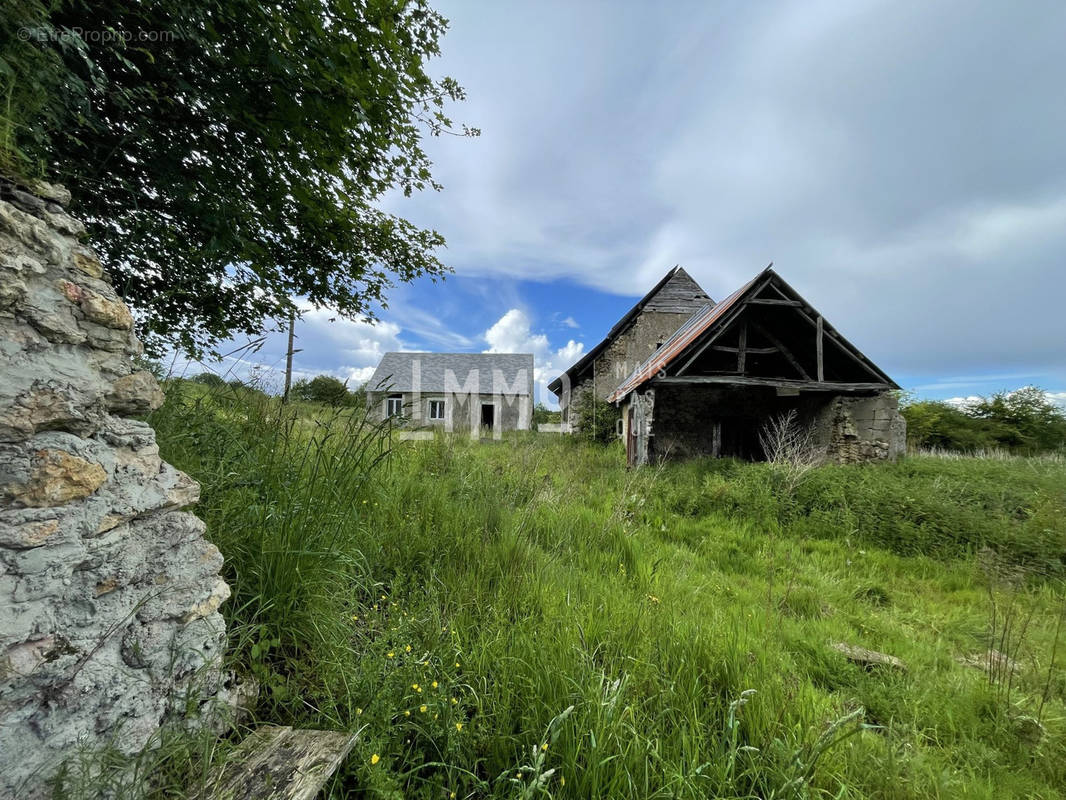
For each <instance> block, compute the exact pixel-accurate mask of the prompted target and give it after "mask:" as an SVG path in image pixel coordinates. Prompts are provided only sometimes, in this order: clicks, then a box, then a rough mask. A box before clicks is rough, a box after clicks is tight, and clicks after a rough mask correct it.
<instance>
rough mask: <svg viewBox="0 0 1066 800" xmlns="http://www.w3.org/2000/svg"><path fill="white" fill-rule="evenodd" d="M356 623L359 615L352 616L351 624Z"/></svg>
mask: <svg viewBox="0 0 1066 800" xmlns="http://www.w3.org/2000/svg"><path fill="white" fill-rule="evenodd" d="M358 621H359V615H358V614H352V622H358Z"/></svg>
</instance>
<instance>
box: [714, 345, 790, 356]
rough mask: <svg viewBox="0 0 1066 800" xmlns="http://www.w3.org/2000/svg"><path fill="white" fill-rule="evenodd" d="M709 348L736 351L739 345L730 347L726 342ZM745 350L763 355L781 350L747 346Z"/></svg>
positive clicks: (720, 350)
mask: <svg viewBox="0 0 1066 800" xmlns="http://www.w3.org/2000/svg"><path fill="white" fill-rule="evenodd" d="M709 349H711V350H718V351H719V352H722V353H736V352H739V351H740V348H739V347H730V346H729V345H727V344H715V345H711V347H710V348H709ZM747 352H748V353H751V354H754V355H760V356H765V355H769V354H770V353H780V352H781V351H780V350H778V349H777V348H776V347H749V348H747Z"/></svg>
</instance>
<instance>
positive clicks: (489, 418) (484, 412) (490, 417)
mask: <svg viewBox="0 0 1066 800" xmlns="http://www.w3.org/2000/svg"><path fill="white" fill-rule="evenodd" d="M495 426H496V406H494V405H493V404H492V403H482V404H481V427H482V428H493V427H495Z"/></svg>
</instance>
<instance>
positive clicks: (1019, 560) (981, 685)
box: [152, 384, 1066, 798]
mask: <svg viewBox="0 0 1066 800" xmlns="http://www.w3.org/2000/svg"><path fill="white" fill-rule="evenodd" d="M290 413H292V409H290V410H289V411H280V409H279V407H278V406H277V405H276V404H275V401H273V400H268V399H265V398H262V397H261V396H258V395H256V394H254V393H247V394H244V393H241V392H239V391H238V392H235V393H232V394H231V395H230V396H224V395H218V394H215V395H208V394H206V393H205V391H204V390H203V389H202V388H201V387H193V386H191V385H189V384H183V385H177V386H174V387H171V389H170V393H169V399H168V402H167V405H166V406H164V408H163V409H161V410H160V412H157V414H156V415H155V416H154V417H153V419H152V422H153V424H155V425H156V426H157V428H158V429H159V432H160V442H161V446H162V449H163V454H164V456H165V457H166V458H167V459H168V460H170V461H171V462H173V463H174V464H175V465H176V466H178V467H179V468H181V469H184V470H186V471H188V472H189V473H191V474H192V475H193V476H194V477H196V478H197V479H198V480H200V481H201V482H202V483H203V499H202V502H201V503H200V505H199V506H198V507H197V509H196V511H197V513H198V514H200V515H201V516H202V517H203V518H204V519H205V520H206V521H207V523H208V531H209V536H210V537H211V538H212V539H213V541H215V543H216V544H218V546H219V547H220V549H221V550H222V552H223V554H224V555H225V556H226V558H227V566H226V570H227V571H226V577H227V579H228V580H229V582H230V584H231V586H232V587H233V589H234V596H233V599H231V600H230V601H229V602H228V603H227V604H226V606H224V608H223V611H224V613H225V614H226V616H227V619H228V622H229V624H230V630H231V634H232V636H233V640H234V642H235V645H234V648H233V654H232V656H231V658H232V660H233V662H234V664H235V665H236V666H237V667H238V668H239V669H241V670H243V671H246V672H250V673H252V674H254V675H256V676H257V677H258V678H259V680H260V681H261V683H262V687H263V689H262V694H261V696H260V700H259V703H258V706H257V708H256V716H257V718H258V720H260V721H269V722H280V723H285V724H298V725H306V726H321V727H329V728H336V729H346V730H347V729H352V730H354V729H358V730H359V731H360V734H361V736H360V740H359V743H358V744H357V745H356V749H355V750H354V751H353V753H352V755H351V757H350V758H349V759H348V761H347V762H346V764H345V765H344V766H343V768H342V770H341V772H340V774H339V775H338V776H337V778H336V780H335V781H334V782H333V783H332V784H331V792H332V795H331V796H333V797H373V798H400V797H404V798H449V797H457V798H465V797H501V798H502V797H507V798H511V797H541V796H543V797H549V796H551V797H558V798H602V797H619V798H623V797H628V798H643V797H662V798H666V797H671V798H673V797H676V798H696V797H765V798H770V797H775V798H776V797H782V798H786V797H836V798H860V797H884V798H912V797H952V798H955V797H973V798H980V797H988V798H1002V797H1042V798H1051V797H1059V796H1062V795H1063V788H1064V787H1066V714H1064V712H1066V705H1064V700H1066V670H1064V669H1063V667H1062V662H1063V657H1064V655H1066V654H1064V653H1063V652H1061V651H1062V649H1064V648H1063V647H1062V646H1061V645H1060V644H1059V640H1060V639H1061V638H1066V632H1063V634H1062V635H1061V636H1060V630H1059V628H1060V625H1061V623H1062V619H1063V613H1064V610H1066V601H1064V588H1063V587H1064V583H1063V579H1064V577H1066V464H1064V463H1063V461H1062V459H1061V458H1060V459H1054V458H1050V459H1043V460H1036V459H1028V460H1027V459H975V458H952V459H948V458H938V457H928V456H926V457H915V458H909V459H906V460H904V461H903V462H901V463H899V464H893V465H879V466H864V467H838V466H826V467H822V468H818V469H816V470H814V471H813V472H811V473H809V474H808V475H806V476H805V477H804V478H803V479H802V480H801V481H799V482H798V484H797V485H795V486H791V485H790V481H789V480H788V476H787V475H784V474H782V473H781V471H780V470H776V469H775V468H773V467H771V466H769V465H765V464H743V463H737V462H733V461H725V460H723V461H700V462H692V463H685V464H675V465H667V466H665V467H662V468H647V469H643V470H640V471H627V470H626V469H625V468H624V466H623V462H624V458H623V454H622V453H621V451H620V450H619V449H616V448H614V447H608V448H603V447H598V446H594V445H586V444H582V443H579V442H576V441H573V440H571V439H569V438H567V439H563V438H555V437H550V436H537V435H533V434H527V435H516V436H513V437H507V438H505V439H504V440H502V441H499V442H491V443H477V442H470V441H468V440H465V439H460V438H447V439H446V438H439V439H437V440H435V441H432V442H424V443H406V442H405V443H400V442H396V441H392V440H391V439H390V438H388V437H387V436H384V437H383V436H381V435H379V433H378V432H377V431H375V430H373V429H370V428H368V427H366V426H364V425H360V424H359V422H358V421H356V420H353V419H352V418H351V416H345V415H344V414H333V413H330V412H326V411H324V410H321V409H311V408H306V407H305V408H302V409H297V410H296V413H295V416H293V417H292V418H289V417H287V416H285V415H287V414H290ZM349 414H350V412H349ZM390 450H391V452H390ZM836 642H845V643H848V644H851V645H856V646H861V647H865V648H870V649H873V650H877V651H881V652H884V653H887V654H891V655H893V656H896V657H898V658H900V659H902V661H903V662H904V664H905V668H904V669H896V668H892V667H875V668H872V669H864V668H863V667H862V666H859V665H857V664H854V663H851V662H849V661H848V660H846V659H845V658H844V657H843V656H842V655H841V654H840V653H838V652H836V651H835V650H834V649H832V646H831V645H832V644H833V643H836ZM990 644H994V645H995V646H996V647H997V648H998V649H1000V650H1001V651H1003V652H1005V653H1006V654H1007V655H1009V656H1010V657H1011V658H1013V659H1014V660H1015V661H1016V662H1017V665H1016V667H1014V668H1010V667H1004V666H1002V665H1000V666H998V667H996V669H994V670H993V674H991V675H990V674H989V672H988V671H987V669H985V668H983V666H987V660H985V659H984V657H983V655H982V654H984V653H985V652H986V651H987V650H988V648H989V646H990ZM966 659H970V660H971V661H972V662H973V664H966V663H960V662H962V661H965V660H966ZM172 752H178V753H180V754H179V755H177V756H175V755H171V753H172ZM225 754H226V746H225V744H223V745H221V746H218V747H215V746H212V749H211V751H210V753H209V757H211V758H213V759H215V760H220V759H223V758H225ZM154 758H155V759H156V762H155V763H154V765H153V770H152V772H153V775H154V776H155V777H154V780H155V782H156V787H157V793H158V794H159V795H161V796H166V795H168V794H177V793H178V790H176V789H175V788H174V787H175V786H182V787H187V786H188V785H189V783H190V781H191V780H194V779H195V775H197V774H199V772H198V770H201V769H202V768H203V764H202V763H201V764H200V765H199V766H195V765H194V766H189V765H188V764H189V762H188V759H187V753H185V751H182V750H180V749H178V750H168V749H167V748H163V749H162V750H160V751H159V753H158V754H157V755H156V756H154Z"/></svg>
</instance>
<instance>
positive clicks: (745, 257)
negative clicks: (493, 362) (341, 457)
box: [237, 0, 1066, 400]
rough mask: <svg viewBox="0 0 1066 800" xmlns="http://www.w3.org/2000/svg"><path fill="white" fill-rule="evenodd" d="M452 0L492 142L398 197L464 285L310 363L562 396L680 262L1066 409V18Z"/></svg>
mask: <svg viewBox="0 0 1066 800" xmlns="http://www.w3.org/2000/svg"><path fill="white" fill-rule="evenodd" d="M435 5H436V6H437V7H438V8H439V9H440V10H441V11H442V12H443V13H444V14H445V15H446V16H447V17H448V18H449V19H450V20H451V26H450V30H449V33H448V34H447V35H446V36H445V38H444V40H443V42H442V52H443V55H442V57H441V58H440V59H438V60H436V61H435V62H434V64H433V70H434V71H435V72H436V73H438V74H441V75H443V74H448V75H451V76H453V77H455V78H457V79H458V80H459V81H460V83H461V84H462V85H463V86H464V87H465V88H466V90H467V92H468V101H467V102H465V103H463V104H461V105H459V106H457V107H455V108H454V109H452V116H453V118H455V119H457V120H459V121H462V122H465V123H468V124H470V125H474V126H477V127H479V128H481V130H482V136H481V137H480V138H476V139H464V138H457V137H450V136H444V137H440V138H439V139H433V140H431V141H429V142H428V143H427V144H428V150H429V152H430V154H431V157H432V158H433V160H434V162H435V176H436V178H437V179H438V180H440V182H441V183H443V184H444V187H445V188H444V190H443V191H442V192H439V193H438V192H428V193H422V194H420V195H416V196H414V197H412V198H403V197H400V196H391V195H390V196H387V197H386V198H384V200H383V205H384V206H385V207H386V208H387V209H388V210H389V211H391V212H393V213H396V214H399V215H401V216H404V217H406V218H408V219H410V220H412V221H413V222H415V223H417V224H420V225H423V226H426V227H432V228H435V229H437V230H438V231H440V232H441V233H442V234H443V235H444V236H445V238H446V239H447V241H448V247H447V249H446V250H444V251H443V252H442V254H441V256H442V259H443V260H444V261H445V262H446V263H447V264H448V265H449V266H451V267H452V268H454V270H455V274H454V275H453V276H452V277H450V278H448V279H447V280H446V281H444V282H443V283H437V284H433V283H431V282H428V281H420V282H416V283H415V284H412V285H404V286H399V287H397V288H396V289H394V290H393V291H392V292H391V294H390V295H389V299H390V304H389V308H388V309H385V310H383V311H382V312H381V313H380V322H379V323H378V324H376V325H373V326H371V325H368V324H366V323H362V322H351V321H344V320H337V321H334V322H330V321H329V320H330V319H331V318H333V316H334V315H333V314H331V313H330V312H329V311H328V310H324V309H318V310H315V309H309V311H308V313H307V314H306V315H305V318H304V319H303V320H302V321H301V322H300V323H299V325H298V334H299V336H300V340H299V345H300V346H301V347H302V352H300V353H299V354H297V356H296V366H297V371H298V373H299V374H301V375H312V374H317V373H319V372H329V373H331V374H335V375H338V376H341V377H345V378H349V377H350V378H351V379H352V380H353V381H357V380H359V379H360V378H365V377H366V376H368V375H369V372H370V371H371V370H372V368H373V366H374V365H375V364H376V363H377V360H378V359H379V358H380V356H381V354H382V353H383V352H385V351H387V350H392V349H409V350H413V349H425V350H438V351H464V350H467V351H480V350H486V349H490V348H491V349H497V350H520V351H523V352H533V353H534V355H535V356H536V359H537V364H538V370H539V372H540V375H539V379H540V381H541V383H545V382H547V381H548V380H550V379H551V378H552V377H554V375H555V374H558V372H559V371H560V370H562V369H564V368H565V367H567V366H568V365H569V364H570V363H572V361H573V360H574V359H575V358H576V357H577V356H578V355H579V354H580V352H582V350H583V349H585V350H587V349H588V348H589V347H591V346H592V345H594V344H595V343H596V342H598V341H599V340H600V339H601V338H602V336H603V334H604V333H605V332H606V331H607V329H608V328H609V327H610V326H611V325H612V324H613V323H614V322H615V321H616V320H617V319H618V317H619V316H621V315H622V314H623V313H624V312H625V311H626V310H627V309H628V308H629V307H630V306H631V305H632V304H633V303H634V302H635V301H636V299H637V298H638V297H639V296H640V295H642V294H643V293H644V292H645V291H646V290H647V289H648V288H649V287H650V286H652V285H653V284H654V282H655V281H656V280H658V278H659V277H661V276H662V274H663V273H665V272H666V270H668V269H669V268H670V267H672V266H673V265H674V264H681V265H682V266H684V267H685V268H686V269H687V270H688V271H689V272H690V273H691V274H692V275H693V276H694V277H695V278H696V280H698V281H699V282H700V283H701V284H702V285H703V287H704V289H705V290H706V291H707V292H708V293H709V294H710V295H711V296H712V297H715V298H721V297H724V296H725V295H726V294H727V293H729V292H730V291H732V290H733V289H734V288H736V286H738V285H740V284H741V283H743V282H744V281H745V280H747V279H748V278H749V277H751V276H752V275H754V274H755V273H756V272H758V271H759V270H760V269H762V268H763V267H764V266H765V265H766V264H767V263H768V262H770V261H773V262H774V264H775V268H776V269H777V270H778V271H779V272H780V273H781V275H782V276H783V277H784V278H785V279H786V280H788V281H789V282H790V283H791V284H792V285H793V286H795V288H796V289H797V290H798V291H800V292H801V293H802V294H804V295H805V296H806V297H807V298H808V300H809V301H810V302H812V303H813V304H814V305H815V306H816V307H817V308H818V309H819V310H820V311H821V312H822V313H823V314H824V315H825V316H826V317H827V318H828V319H829V320H831V321H832V322H833V324H834V325H835V326H836V327H837V328H838V329H839V330H840V331H841V332H842V333H844V334H845V335H846V336H847V337H848V338H849V339H850V340H851V341H853V342H854V343H855V344H856V345H857V346H859V347H860V348H861V349H862V350H863V351H864V352H866V353H867V355H869V356H870V357H871V358H873V359H874V360H875V361H876V362H877V363H878V364H879V365H880V366H881V367H882V368H884V369H885V370H886V371H887V372H888V373H889V374H890V375H892V376H893V377H894V378H895V379H896V381H897V382H898V383H900V384H901V385H902V386H904V387H905V388H907V389H909V390H913V391H915V392H917V393H918V394H919V395H920V396H923V397H930V398H954V397H966V396H970V395H974V394H987V393H989V392H992V391H996V390H1000V389H1013V388H1016V387H1018V386H1022V385H1025V384H1037V385H1040V386H1042V387H1043V388H1045V389H1047V390H1049V391H1051V392H1053V393H1055V394H1056V395H1058V396H1060V397H1061V398H1062V399H1064V400H1066V355H1064V348H1063V344H1064V342H1066V315H1064V314H1063V313H1062V305H1063V300H1064V298H1066V158H1064V157H1063V142H1064V141H1066V103H1064V102H1063V93H1062V92H1063V90H1062V75H1063V70H1062V65H1061V55H1060V53H1061V42H1062V41H1066V4H1063V3H1061V2H1058V0H1054V1H1049V2H1040V0H1031V2H1026V3H1024V4H1011V3H983V4H973V3H963V2H952V1H951V0H943V1H942V2H937V3H926V2H921V3H919V2H900V1H899V0H895V1H893V2H879V1H877V0H855V1H854V2H847V3H841V2H819V1H818V0H804V2H773V3H761V4H754V3H742V2H736V3H730V2H714V3H706V2H684V1H682V0H673V1H672V2H671V3H668V4H649V3H644V2H636V1H635V0H634V1H633V2H625V1H622V2H591V1H589V2H581V3H562V2H536V3H534V2H523V3H518V2H515V3H493V4H489V3H483V2H459V0H444V1H443V2H437V3H435ZM283 354H284V338H283V337H281V336H279V335H276V334H274V335H271V336H269V337H268V341H267V343H266V345H265V346H264V347H263V348H262V349H261V350H260V351H259V352H258V353H256V354H254V355H253V356H250V357H249V359H248V360H249V361H251V362H257V363H261V364H263V365H265V366H267V367H277V366H280V365H283V362H284V358H283ZM237 369H238V370H239V371H243V370H246V369H247V363H245V364H242V365H241V366H240V367H238V368H237ZM545 399H550V398H548V397H546V398H545Z"/></svg>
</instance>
